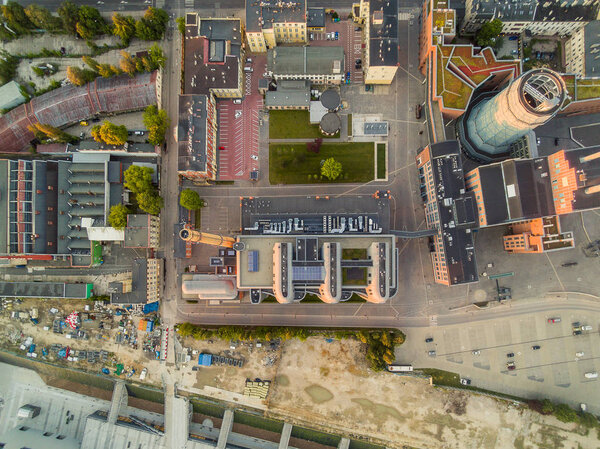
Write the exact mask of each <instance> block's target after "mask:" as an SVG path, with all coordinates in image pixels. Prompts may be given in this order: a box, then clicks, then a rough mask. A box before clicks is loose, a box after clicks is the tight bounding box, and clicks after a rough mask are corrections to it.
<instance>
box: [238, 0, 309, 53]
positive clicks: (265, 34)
mask: <svg viewBox="0 0 600 449" xmlns="http://www.w3.org/2000/svg"><path fill="white" fill-rule="evenodd" d="M306 22H307V18H306V0H290V1H281V0H246V40H247V41H248V49H249V50H250V52H252V53H265V52H266V51H267V50H268V49H270V48H274V47H276V46H277V44H278V43H286V44H293V43H305V42H307V35H306V29H307V23H306Z"/></svg>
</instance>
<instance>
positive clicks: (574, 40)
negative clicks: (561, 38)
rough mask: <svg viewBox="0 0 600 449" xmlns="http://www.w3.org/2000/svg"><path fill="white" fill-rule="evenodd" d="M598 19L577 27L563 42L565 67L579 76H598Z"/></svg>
mask: <svg viewBox="0 0 600 449" xmlns="http://www.w3.org/2000/svg"><path fill="white" fill-rule="evenodd" d="M599 53H600V20H594V21H592V22H590V23H588V24H587V25H586V26H584V27H582V28H579V29H578V30H577V31H576V32H575V33H573V35H571V37H570V38H569V39H568V40H567V41H566V42H565V69H566V72H567V73H573V74H575V75H578V76H580V77H590V78H595V77H598V76H600V55H599Z"/></svg>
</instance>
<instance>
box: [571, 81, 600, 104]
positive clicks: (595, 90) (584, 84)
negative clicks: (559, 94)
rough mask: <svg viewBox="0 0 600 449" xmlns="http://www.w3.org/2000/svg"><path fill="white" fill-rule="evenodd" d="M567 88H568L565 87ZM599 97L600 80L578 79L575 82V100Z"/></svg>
mask: <svg viewBox="0 0 600 449" xmlns="http://www.w3.org/2000/svg"><path fill="white" fill-rule="evenodd" d="M567 88H568V86H567ZM598 97H600V80H597V79H578V80H577V100H589V99H590V98H598Z"/></svg>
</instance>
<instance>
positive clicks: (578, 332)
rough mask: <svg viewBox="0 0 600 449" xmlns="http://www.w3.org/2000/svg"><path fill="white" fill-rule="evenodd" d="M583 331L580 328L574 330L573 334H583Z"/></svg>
mask: <svg viewBox="0 0 600 449" xmlns="http://www.w3.org/2000/svg"><path fill="white" fill-rule="evenodd" d="M581 334H582V332H581V331H580V330H576V331H573V335H581Z"/></svg>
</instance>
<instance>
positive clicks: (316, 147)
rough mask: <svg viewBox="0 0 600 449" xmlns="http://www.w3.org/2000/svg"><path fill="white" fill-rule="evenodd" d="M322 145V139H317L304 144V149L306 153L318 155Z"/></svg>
mask: <svg viewBox="0 0 600 449" xmlns="http://www.w3.org/2000/svg"><path fill="white" fill-rule="evenodd" d="M322 143H323V139H321V138H320V137H319V138H318V139H315V140H314V141H313V142H306V149H307V150H308V151H310V152H311V153H316V154H319V151H320V150H321V144H322Z"/></svg>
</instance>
